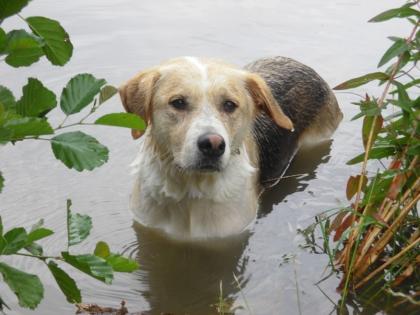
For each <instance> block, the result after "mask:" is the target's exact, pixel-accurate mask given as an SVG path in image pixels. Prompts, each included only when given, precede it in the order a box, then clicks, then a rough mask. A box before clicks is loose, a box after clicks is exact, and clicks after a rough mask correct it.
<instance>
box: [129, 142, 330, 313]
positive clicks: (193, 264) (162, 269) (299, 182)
mask: <svg viewBox="0 0 420 315" xmlns="http://www.w3.org/2000/svg"><path fill="white" fill-rule="evenodd" d="M331 143H332V142H331V141H327V142H325V143H322V144H320V145H319V146H316V147H313V148H310V151H309V150H302V151H301V152H299V153H298V155H297V156H296V158H295V160H294V161H293V163H292V165H291V167H290V169H289V171H288V172H287V174H297V173H298V174H303V175H301V176H298V177H289V178H286V179H284V180H282V181H280V183H279V184H277V185H276V186H275V187H273V188H271V189H270V190H268V191H267V192H265V193H264V196H263V198H262V204H261V209H260V216H265V215H267V214H268V213H269V212H270V211H272V209H273V205H275V204H277V203H279V202H280V201H281V200H283V199H284V198H285V197H286V196H287V195H288V194H290V193H293V192H296V191H299V190H303V189H304V188H305V187H306V185H307V184H305V182H307V181H308V180H310V179H312V178H314V177H315V175H316V169H317V167H318V165H319V164H321V163H326V162H328V160H329V153H330V150H331ZM308 154H310V158H308ZM133 228H134V230H135V232H136V235H137V242H138V243H137V244H138V248H137V260H138V262H139V264H140V266H141V270H140V271H139V273H138V281H139V282H140V284H141V286H140V287H141V288H142V289H140V290H139V291H140V293H141V295H142V296H143V297H144V298H145V299H146V300H147V301H148V303H149V306H150V310H149V311H150V314H160V313H162V312H171V313H174V314H178V313H179V314H216V313H217V311H216V306H215V304H216V303H217V300H218V298H219V296H220V282H222V285H223V297H224V298H227V303H229V302H232V303H233V301H234V299H235V297H236V296H238V295H239V288H238V284H237V283H236V282H235V279H234V274H235V275H236V277H237V279H238V280H239V283H240V286H241V287H245V286H246V284H247V282H248V278H249V276H245V271H246V269H247V263H248V259H249V257H248V256H247V254H246V248H247V246H248V242H249V239H250V237H252V234H251V232H249V231H247V232H245V233H243V234H241V235H239V236H235V237H231V238H229V239H223V240H212V241H203V242H194V243H188V242H179V241H174V240H171V239H168V238H167V237H165V236H164V235H161V234H160V233H158V232H156V231H154V230H151V229H148V228H146V227H143V226H141V225H140V224H138V223H134V225H133ZM247 274H248V275H249V273H247Z"/></svg>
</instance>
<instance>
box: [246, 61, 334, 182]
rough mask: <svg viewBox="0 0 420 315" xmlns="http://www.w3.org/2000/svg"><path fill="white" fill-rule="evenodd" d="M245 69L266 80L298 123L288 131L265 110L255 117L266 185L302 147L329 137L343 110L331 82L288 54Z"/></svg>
mask: <svg viewBox="0 0 420 315" xmlns="http://www.w3.org/2000/svg"><path fill="white" fill-rule="evenodd" d="M245 69H246V70H248V71H250V72H253V73H257V74H258V75H260V76H261V77H262V78H263V79H264V80H265V82H266V83H267V84H268V86H269V87H270V89H271V93H272V94H273V96H274V98H275V99H276V100H277V102H278V104H280V106H281V108H282V110H283V112H284V113H285V114H286V115H287V116H288V117H289V118H290V119H291V120H292V122H293V125H294V130H293V131H290V130H286V129H284V128H281V127H279V126H278V125H276V124H275V123H274V122H273V121H272V120H271V119H270V118H269V117H268V116H267V115H266V114H264V113H260V114H259V115H258V116H257V118H256V120H255V123H254V137H255V141H256V143H258V147H259V168H260V183H261V184H262V186H264V187H266V186H270V185H272V184H273V183H274V182H275V180H276V179H278V178H279V177H280V176H281V175H282V173H283V172H284V171H285V170H286V168H287V166H288V165H289V163H290V161H291V159H292V158H293V156H294V154H295V153H296V151H297V150H298V148H299V146H301V145H309V144H310V143H311V142H315V143H317V142H319V141H321V140H323V139H328V138H329V137H330V136H331V135H332V133H333V132H334V130H335V129H336V128H337V126H338V124H339V123H340V121H341V119H342V113H341V111H340V109H339V107H338V104H337V100H336V98H335V96H334V94H333V93H332V91H331V89H330V88H329V87H328V85H327V83H326V82H325V81H324V80H323V79H322V78H321V77H320V76H319V75H318V74H317V73H316V72H315V71H314V70H313V69H311V68H310V67H308V66H305V65H304V64H302V63H300V62H297V61H295V60H293V59H290V58H285V57H275V58H264V59H260V60H257V61H255V62H253V63H251V64H248V65H247V66H245Z"/></svg>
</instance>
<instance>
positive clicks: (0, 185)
mask: <svg viewBox="0 0 420 315" xmlns="http://www.w3.org/2000/svg"><path fill="white" fill-rule="evenodd" d="M3 187H4V177H3V174H2V173H1V172H0V193H1V192H2V190H3Z"/></svg>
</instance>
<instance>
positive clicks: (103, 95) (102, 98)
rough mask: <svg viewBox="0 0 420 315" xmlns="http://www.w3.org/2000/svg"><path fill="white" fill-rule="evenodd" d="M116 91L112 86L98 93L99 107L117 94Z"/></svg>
mask: <svg viewBox="0 0 420 315" xmlns="http://www.w3.org/2000/svg"><path fill="white" fill-rule="evenodd" d="M117 92H118V89H117V88H116V87H113V86H112V85H106V86H104V87H103V88H102V89H101V92H100V93H99V105H101V104H102V103H104V102H106V101H107V100H109V99H110V98H111V97H113V96H114V95H115V94H117Z"/></svg>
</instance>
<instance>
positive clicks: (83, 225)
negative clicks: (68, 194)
mask: <svg viewBox="0 0 420 315" xmlns="http://www.w3.org/2000/svg"><path fill="white" fill-rule="evenodd" d="M70 207H71V200H70V199H68V200H67V239H68V246H72V245H76V244H79V243H81V242H83V241H84V240H85V239H86V238H87V237H88V236H89V233H90V230H91V229H92V219H91V217H90V216H88V215H82V214H79V213H72V212H71V210H70Z"/></svg>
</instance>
